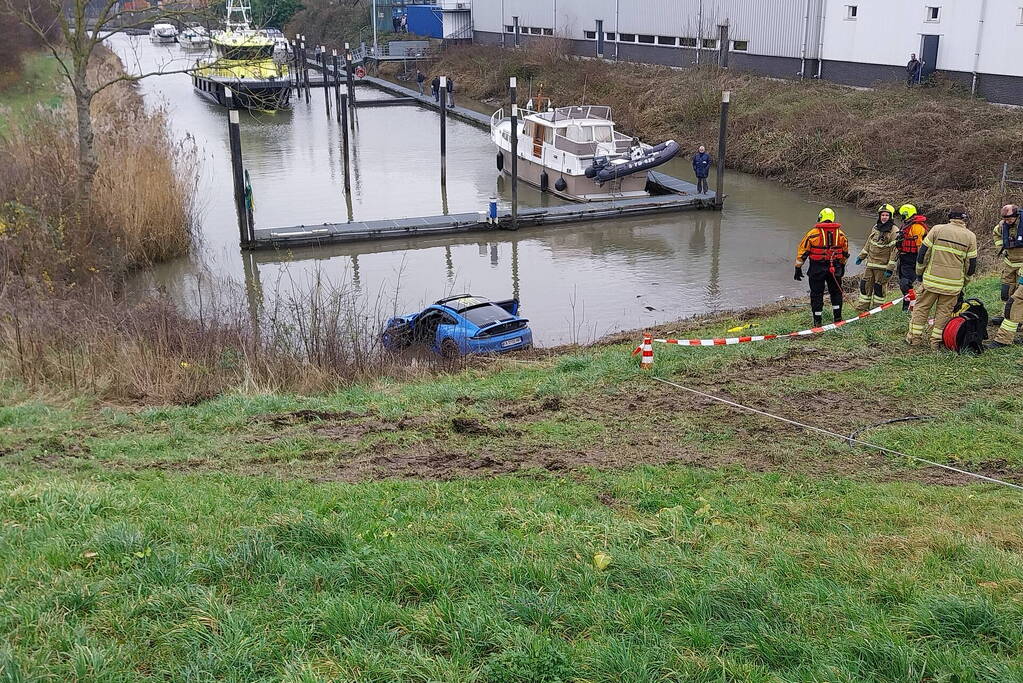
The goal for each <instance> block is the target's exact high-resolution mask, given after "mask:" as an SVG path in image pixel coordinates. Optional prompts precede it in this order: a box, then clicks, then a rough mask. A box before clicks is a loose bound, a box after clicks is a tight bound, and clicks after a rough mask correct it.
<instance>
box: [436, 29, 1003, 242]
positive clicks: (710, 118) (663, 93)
mask: <svg viewBox="0 0 1023 683" xmlns="http://www.w3.org/2000/svg"><path fill="white" fill-rule="evenodd" d="M431 68H432V73H442V74H448V75H451V76H453V77H454V79H455V83H456V84H457V88H458V90H459V91H460V92H462V93H463V94H465V95H468V96H469V97H472V98H476V99H487V98H497V99H498V100H499V101H500V103H503V102H504V101H505V99H506V93H507V85H508V77H509V76H518V77H519V86H520V87H519V93H520V95H521V99H522V103H523V104H524V103H525V101H526V99H527V98H528V96H529V95H528V89H529V84H530V83H532V88H533V94H534V95H535V94H536V92H537V90H538V89H539V87H540V84H542V85H543V94H544V95H545V96H549V97H551V98H553V101H554V104H555V105H556V106H563V105H569V104H576V103H580V102H583V103H587V104H606V105H610V106H611V107H612V108H613V112H614V116H615V119H616V121H617V122H618V123H619V125H620V127H621V128H622V129H623V130H625V131H628V132H629V133H630V134H633V135H638V136H640V137H641V138H642V139H643V140H645V141H649V142H660V141H662V140H666V139H669V138H673V139H675V140H677V141H678V142H679V143H681V144H682V146H683V149H686V150H692V149H695V148H696V146H697V145H698V144H700V143H706V144H707V146H708V148H710V149H711V151H714V150H715V149H716V141H717V128H718V112H719V106H720V105H719V102H720V99H721V91H722V90H725V89H729V90H731V91H732V92H733V97H732V108H731V116H730V124H729V147H728V158H727V164H728V166H729V167H731V168H736V169H739V170H741V171H746V172H749V173H754V174H757V175H761V176H764V177H767V178H773V179H776V180H779V181H781V182H784V183H786V184H788V185H791V186H793V187H798V188H802V189H805V190H809V191H811V192H813V193H814V194H816V195H819V196H820V197H822V198H835V199H842V200H846V201H850V202H854V203H858V204H860V205H861V206H864V207H868V208H871V209H873V208H876V207H877V206H878V205H879V204H881V203H882V202H885V203H892V204H895V205H896V206H898V205H900V204H902V203H904V202H911V203H914V204H916V205H917V206H919V207H920V208H922V209H924V210H927V211H930V212H935V210H938V211H937V215H938V216H939V217H940V218H941V219H942V220H943V219H944V210H945V209H947V208H948V206H949V205H951V204H953V203H956V202H965V203H966V204H967V205H968V206H969V207H971V209H972V211H973V214H974V216H975V217H976V218H977V219H978V221H979V223H978V225H980V226H984V225H993V224H994V222H995V220H996V216H997V211H996V209H997V208H998V206H1000V205H1001V204H1003V203H1005V201H1003V200H1002V198H1001V196H1000V194H999V188H998V179H999V178H1000V177H1001V171H1002V164H1003V162H1005V161H1010V162H1011V161H1012V160H1014V159H1019V158H1021V157H1023V136H1021V135H1020V130H1023V111H1020V110H1018V109H1007V108H1004V107H995V106H991V105H988V104H986V103H984V102H982V101H979V100H974V99H971V98H969V97H968V96H965V95H963V94H961V93H957V92H956V91H954V90H953V89H948V88H923V89H913V90H909V89H907V88H905V87H902V86H901V85H899V84H894V85H893V84H888V85H879V87H878V88H876V89H873V90H855V89H851V88H845V87H842V86H839V85H835V84H832V83H827V82H814V81H804V82H797V81H780V80H775V79H768V78H762V77H757V76H753V75H749V74H744V73H741V72H734V71H725V70H720V69H718V68H716V67H704V68H699V69H697V68H687V69H669V68H667V67H654V66H645V65H639V64H627V63H622V64H610V63H606V62H603V61H597V60H583V59H576V58H570V57H566V56H564V54H563V52H561V51H560V50H559V44H558V43H557V42H556V41H550V42H544V43H542V44H536V45H534V46H533V47H530V48H526V49H520V50H505V49H501V48H488V47H482V46H466V47H453V48H450V49H448V50H446V51H445V52H444V53H443V56H442V58H441V59H440V61H439V62H437V63H436V64H435V65H433V66H432V67H431ZM431 75H432V74H431ZM1017 170H1019V169H1017ZM1017 175H1019V174H1018V173H1017ZM1016 199H1017V201H1023V200H1021V199H1020V197H1016ZM826 201H827V200H826V199H822V202H826ZM985 242H987V240H985Z"/></svg>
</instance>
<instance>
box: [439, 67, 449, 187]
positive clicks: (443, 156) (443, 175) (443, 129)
mask: <svg viewBox="0 0 1023 683" xmlns="http://www.w3.org/2000/svg"><path fill="white" fill-rule="evenodd" d="M447 82H448V77H447V76H441V77H440V92H441V96H440V184H441V185H447V183H448V107H447V97H446V96H445V94H444V90H445V86H446V85H447Z"/></svg>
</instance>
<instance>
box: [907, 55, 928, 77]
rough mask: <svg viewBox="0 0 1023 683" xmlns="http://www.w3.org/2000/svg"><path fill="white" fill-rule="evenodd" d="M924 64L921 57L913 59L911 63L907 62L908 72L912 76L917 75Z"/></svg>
mask: <svg viewBox="0 0 1023 683" xmlns="http://www.w3.org/2000/svg"><path fill="white" fill-rule="evenodd" d="M923 65H924V63H923V62H921V61H920V60H919V59H911V60H909V63H908V64H906V73H908V74H909V75H910V76H915V75H916V74H917V72H918V71H920V69H922V68H923Z"/></svg>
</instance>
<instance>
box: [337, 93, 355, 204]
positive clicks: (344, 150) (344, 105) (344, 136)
mask: <svg viewBox="0 0 1023 683" xmlns="http://www.w3.org/2000/svg"><path fill="white" fill-rule="evenodd" d="M347 100H348V95H341V100H340V104H338V105H337V106H338V111H340V112H341V156H342V157H344V160H345V194H348V193H349V191H350V190H351V189H352V181H351V173H350V170H351V166H350V165H349V163H350V162H349V159H348V141H349V139H350V138H349V137H348V102H347Z"/></svg>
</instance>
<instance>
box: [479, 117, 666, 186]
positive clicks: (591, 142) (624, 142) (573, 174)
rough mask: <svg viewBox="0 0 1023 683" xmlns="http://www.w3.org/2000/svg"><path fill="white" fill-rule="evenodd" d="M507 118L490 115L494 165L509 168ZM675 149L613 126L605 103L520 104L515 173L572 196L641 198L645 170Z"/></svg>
mask: <svg viewBox="0 0 1023 683" xmlns="http://www.w3.org/2000/svg"><path fill="white" fill-rule="evenodd" d="M511 125H512V124H511V118H510V117H509V116H507V113H506V110H504V109H501V110H500V111H497V112H495V113H494V115H493V116H492V117H491V119H490V136H491V138H492V139H493V141H494V144H495V145H496V146H497V149H498V152H497V168H498V170H499V171H502V172H504V173H509V174H510V173H511V156H510V155H511V153H512V144H511ZM678 152H679V145H678V143H677V142H675V141H674V140H669V141H667V142H663V143H661V144H659V145H655V146H651V145H646V144H643V143H641V142H639V140H636V139H634V138H632V137H630V136H628V135H625V134H624V133H619V132H618V131H617V130H615V124H614V121H613V120H612V118H611V109H610V107H601V106H590V105H586V106H576V107H559V108H557V109H550V110H548V111H533V110H532V109H530V108H525V109H521V108H520V109H519V119H518V150H517V153H518V176H519V180H523V181H525V182H527V183H529V184H530V185H533V186H535V187H538V188H540V189H541V190H543V191H545V192H551V193H553V194H556V195H558V196H560V197H564V198H566V199H571V200H574V201H604V200H608V199H615V198H622V197H645V196H648V195H649V194H650V193H649V192H648V190H647V174H646V171H648V170H650V169H652V168H654V167H655V166H660V165H661V164H663V163H665V162H667V161H670V160H671V159H672V158H673V157H674V156H675V155H676V154H678Z"/></svg>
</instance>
